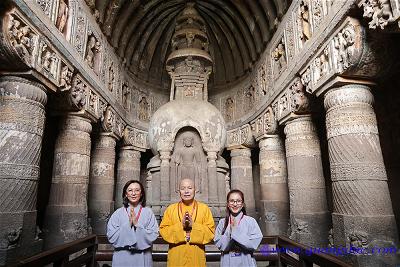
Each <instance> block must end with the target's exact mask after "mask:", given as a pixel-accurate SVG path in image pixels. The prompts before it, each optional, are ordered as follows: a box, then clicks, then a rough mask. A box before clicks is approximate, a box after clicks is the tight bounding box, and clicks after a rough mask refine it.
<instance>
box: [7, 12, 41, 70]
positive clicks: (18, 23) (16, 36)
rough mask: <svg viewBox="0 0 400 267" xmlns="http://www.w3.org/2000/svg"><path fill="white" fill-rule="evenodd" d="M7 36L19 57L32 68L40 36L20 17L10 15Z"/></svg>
mask: <svg viewBox="0 0 400 267" xmlns="http://www.w3.org/2000/svg"><path fill="white" fill-rule="evenodd" d="M7 35H8V38H9V42H10V44H11V46H12V47H13V48H14V49H15V51H16V52H17V54H18V56H19V57H20V58H21V59H22V60H23V61H24V63H25V64H26V65H28V66H29V67H31V66H32V65H33V63H34V57H35V49H36V48H37V46H38V44H37V42H38V37H39V36H38V34H37V33H36V32H35V31H34V30H33V29H32V27H31V26H29V25H28V24H27V23H25V22H24V21H23V20H22V19H21V18H20V17H19V16H17V15H16V14H10V15H9V16H8V21H7Z"/></svg>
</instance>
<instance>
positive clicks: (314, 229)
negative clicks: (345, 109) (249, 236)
mask: <svg viewBox="0 0 400 267" xmlns="http://www.w3.org/2000/svg"><path fill="white" fill-rule="evenodd" d="M285 134H286V160H287V168H288V186H289V201H290V224H291V235H290V238H291V239H293V240H295V241H297V242H299V243H303V244H306V245H309V246H313V247H326V246H327V240H328V231H329V225H330V214H329V212H328V207H327V200H326V191H325V190H326V189H325V179H324V176H323V170H322V161H321V148H320V144H319V139H318V136H317V133H316V129H315V126H314V123H313V122H312V120H311V116H310V115H305V116H300V117H297V118H295V119H293V120H291V121H289V122H287V123H286V125H285Z"/></svg>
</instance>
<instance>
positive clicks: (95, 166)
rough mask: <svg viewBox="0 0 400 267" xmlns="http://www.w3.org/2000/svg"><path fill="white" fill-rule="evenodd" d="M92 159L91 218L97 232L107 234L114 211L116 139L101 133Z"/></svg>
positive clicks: (90, 185) (93, 229)
mask: <svg viewBox="0 0 400 267" xmlns="http://www.w3.org/2000/svg"><path fill="white" fill-rule="evenodd" d="M95 142H96V143H95V146H94V149H93V152H92V155H91V160H90V179H89V218H90V224H91V226H92V231H93V233H95V234H105V233H106V228H107V221H108V219H109V218H110V216H111V214H112V212H113V211H114V184H115V179H114V164H115V145H116V140H115V138H114V137H113V136H110V135H109V134H107V133H101V134H100V136H99V138H98V140H96V141H95Z"/></svg>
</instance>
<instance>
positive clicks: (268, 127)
mask: <svg viewBox="0 0 400 267" xmlns="http://www.w3.org/2000/svg"><path fill="white" fill-rule="evenodd" d="M250 125H251V130H252V133H253V136H254V138H255V139H256V141H258V140H259V139H261V138H262V137H263V136H264V135H269V134H276V131H277V130H278V122H277V120H276V118H275V115H274V111H273V109H272V107H271V106H269V107H267V109H266V110H265V112H264V113H262V114H261V115H260V116H259V117H257V119H255V120H253V121H252V122H251V123H250Z"/></svg>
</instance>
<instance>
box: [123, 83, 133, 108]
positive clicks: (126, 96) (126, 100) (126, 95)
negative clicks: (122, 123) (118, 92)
mask: <svg viewBox="0 0 400 267" xmlns="http://www.w3.org/2000/svg"><path fill="white" fill-rule="evenodd" d="M130 99H131V89H130V88H129V85H128V84H127V83H126V82H125V83H123V84H122V105H123V106H124V108H125V109H127V110H128V111H129V110H130Z"/></svg>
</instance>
